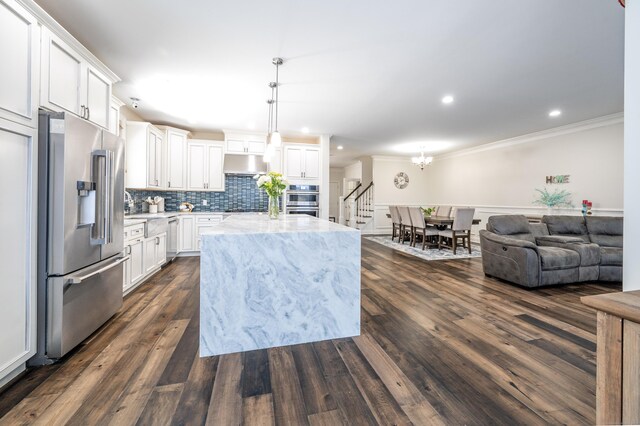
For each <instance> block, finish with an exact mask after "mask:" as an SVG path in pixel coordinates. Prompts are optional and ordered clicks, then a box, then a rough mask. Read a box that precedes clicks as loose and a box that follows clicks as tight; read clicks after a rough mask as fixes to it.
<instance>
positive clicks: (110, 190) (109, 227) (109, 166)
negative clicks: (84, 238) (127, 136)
mask: <svg viewBox="0 0 640 426" xmlns="http://www.w3.org/2000/svg"><path fill="white" fill-rule="evenodd" d="M105 158H106V166H105V179H104V180H105V183H106V184H105V193H104V196H105V214H104V216H105V223H106V225H105V228H106V229H105V231H106V240H107V244H111V243H112V242H113V214H114V211H113V200H114V196H115V194H114V182H113V167H114V162H113V151H109V150H106V156H105Z"/></svg>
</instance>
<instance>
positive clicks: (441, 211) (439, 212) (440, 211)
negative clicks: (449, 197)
mask: <svg viewBox="0 0 640 426" xmlns="http://www.w3.org/2000/svg"><path fill="white" fill-rule="evenodd" d="M450 214H451V206H438V207H436V216H438V217H441V216H444V217H449V215H450Z"/></svg>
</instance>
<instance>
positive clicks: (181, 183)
mask: <svg viewBox="0 0 640 426" xmlns="http://www.w3.org/2000/svg"><path fill="white" fill-rule="evenodd" d="M158 128H159V129H160V130H164V144H165V145H166V150H165V152H166V155H165V156H164V161H163V168H164V176H165V178H164V179H163V181H166V187H167V189H186V188H187V182H186V177H187V136H188V135H189V132H187V131H186V130H181V129H175V128H173V127H166V126H158Z"/></svg>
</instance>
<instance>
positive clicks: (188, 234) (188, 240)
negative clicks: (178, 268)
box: [180, 214, 223, 252]
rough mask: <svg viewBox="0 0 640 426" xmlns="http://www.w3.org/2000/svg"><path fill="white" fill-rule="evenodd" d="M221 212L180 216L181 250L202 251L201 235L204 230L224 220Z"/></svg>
mask: <svg viewBox="0 0 640 426" xmlns="http://www.w3.org/2000/svg"><path fill="white" fill-rule="evenodd" d="M222 219H223V217H222V215H221V214H211V215H208V214H199V215H193V216H183V217H181V218H180V251H181V252H198V251H200V236H201V235H202V233H203V232H206V231H207V230H209V229H211V228H213V227H215V226H216V225H217V224H218V223H220V222H222Z"/></svg>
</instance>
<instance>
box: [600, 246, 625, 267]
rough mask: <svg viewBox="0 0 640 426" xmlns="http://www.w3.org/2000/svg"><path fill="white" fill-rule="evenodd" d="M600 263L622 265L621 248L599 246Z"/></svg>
mask: <svg viewBox="0 0 640 426" xmlns="http://www.w3.org/2000/svg"><path fill="white" fill-rule="evenodd" d="M600 259H601V260H600V265H607V266H622V248H620V247H600Z"/></svg>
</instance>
